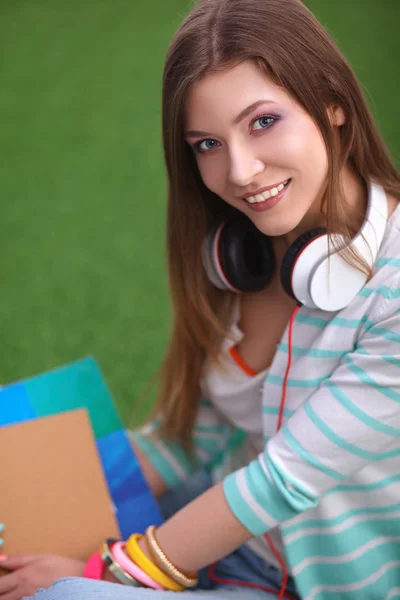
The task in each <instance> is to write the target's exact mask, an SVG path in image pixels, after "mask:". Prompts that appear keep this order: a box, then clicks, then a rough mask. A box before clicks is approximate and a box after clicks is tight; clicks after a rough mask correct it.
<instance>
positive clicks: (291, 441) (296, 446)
mask: <svg viewBox="0 0 400 600" xmlns="http://www.w3.org/2000/svg"><path fill="white" fill-rule="evenodd" d="M281 431H282V433H283V436H284V438H285V440H286V443H287V444H288V445H289V446H290V447H291V448H292V450H294V452H296V454H298V455H299V456H300V458H302V459H303V460H304V461H305V462H306V463H308V464H309V465H311V466H312V467H314V468H315V469H318V471H322V473H324V474H325V475H327V476H328V477H332V479H337V480H339V481H345V480H346V479H347V476H346V475H343V474H342V473H339V472H338V471H334V470H333V469H330V468H329V467H327V466H326V465H324V464H322V463H321V462H320V461H319V460H317V459H316V458H314V456H313V455H312V454H310V453H309V452H308V451H307V450H305V449H304V448H303V446H302V445H301V444H300V443H299V442H298V441H297V440H296V438H295V437H294V436H293V435H292V434H291V433H290V431H289V429H288V427H287V425H284V426H283V427H282V429H281Z"/></svg>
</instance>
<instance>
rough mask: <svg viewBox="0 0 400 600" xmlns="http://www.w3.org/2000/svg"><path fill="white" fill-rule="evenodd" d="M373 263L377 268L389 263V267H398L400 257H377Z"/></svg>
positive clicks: (399, 267) (399, 265)
mask: <svg viewBox="0 0 400 600" xmlns="http://www.w3.org/2000/svg"><path fill="white" fill-rule="evenodd" d="M375 264H376V266H377V267H378V268H379V267H385V266H386V265H389V267H394V268H395V269H400V258H378V260H377V261H376V263H375Z"/></svg>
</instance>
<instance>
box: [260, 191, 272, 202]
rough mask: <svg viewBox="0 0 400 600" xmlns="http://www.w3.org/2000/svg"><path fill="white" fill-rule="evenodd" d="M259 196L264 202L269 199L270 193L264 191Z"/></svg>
mask: <svg viewBox="0 0 400 600" xmlns="http://www.w3.org/2000/svg"><path fill="white" fill-rule="evenodd" d="M260 196H262V197H263V199H264V200H268V198H271V192H270V190H266V191H265V192H263V193H262V194H260Z"/></svg>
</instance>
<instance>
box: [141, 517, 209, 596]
mask: <svg viewBox="0 0 400 600" xmlns="http://www.w3.org/2000/svg"><path fill="white" fill-rule="evenodd" d="M155 529H156V528H155V526H154V525H150V527H148V528H147V530H146V541H147V543H148V546H149V550H150V552H151V554H152V556H153V558H154V559H155V561H156V562H157V563H158V566H159V567H160V568H161V569H163V571H165V572H166V573H168V575H171V577H172V578H173V579H174V580H175V581H176V582H177V583H180V584H181V585H183V586H184V587H185V588H189V587H195V586H196V585H197V584H198V581H199V579H198V577H197V573H195V574H190V575H185V574H184V573H182V571H180V570H179V569H178V568H177V567H176V566H175V565H174V564H173V563H172V562H171V561H170V560H169V558H168V557H167V555H166V554H165V552H164V551H163V549H162V548H161V547H160V545H159V543H158V541H157V538H156V536H155Z"/></svg>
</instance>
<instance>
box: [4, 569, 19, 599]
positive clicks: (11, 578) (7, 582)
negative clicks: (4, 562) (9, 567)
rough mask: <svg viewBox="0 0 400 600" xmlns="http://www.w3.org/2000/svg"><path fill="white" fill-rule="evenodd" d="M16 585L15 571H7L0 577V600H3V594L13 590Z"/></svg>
mask: <svg viewBox="0 0 400 600" xmlns="http://www.w3.org/2000/svg"><path fill="white" fill-rule="evenodd" d="M17 586H18V577H17V574H16V573H8V574H7V575H3V576H2V577H0V600H4V598H3V594H8V593H10V592H13V591H14V592H15V590H16V589H17Z"/></svg>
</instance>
